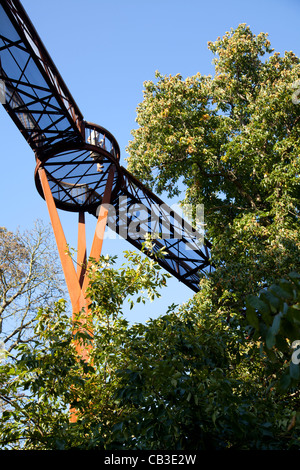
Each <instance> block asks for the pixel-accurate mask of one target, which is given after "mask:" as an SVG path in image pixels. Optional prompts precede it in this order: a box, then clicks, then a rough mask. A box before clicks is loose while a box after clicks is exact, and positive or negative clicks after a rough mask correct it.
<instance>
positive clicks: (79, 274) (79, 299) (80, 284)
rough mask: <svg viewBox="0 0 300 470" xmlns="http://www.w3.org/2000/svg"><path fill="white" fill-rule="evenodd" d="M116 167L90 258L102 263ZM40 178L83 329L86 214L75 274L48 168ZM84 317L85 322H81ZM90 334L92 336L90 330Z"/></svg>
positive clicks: (81, 352)
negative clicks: (48, 175)
mask: <svg viewBox="0 0 300 470" xmlns="http://www.w3.org/2000/svg"><path fill="white" fill-rule="evenodd" d="M114 172H115V167H114V166H113V165H112V167H111V169H110V171H109V174H108V178H107V182H106V187H105V191H104V194H103V198H102V204H101V207H100V212H99V216H98V220H97V225H96V230H95V234H94V239H93V243H92V248H91V253H90V258H92V259H95V260H98V259H99V257H100V255H101V250H102V245H103V239H104V232H105V227H106V223H107V216H108V208H107V207H106V205H107V204H109V203H110V199H111V192H112V187H113V180H114ZM39 177H40V181H41V185H42V188H43V192H44V197H45V200H46V203H47V206H48V211H49V215H50V219H51V224H52V227H53V232H54V236H55V240H56V244H57V248H58V252H59V256H60V260H61V264H62V268H63V272H64V276H65V280H66V284H67V288H68V291H69V295H70V300H71V304H72V311H73V320H75V319H78V320H79V322H80V323H82V325H83V328H84V325H85V324H86V323H87V320H88V299H87V297H86V288H87V287H88V282H89V279H88V269H89V265H90V263H87V248H86V235H85V216H84V212H80V213H79V220H78V250H77V271H76V270H75V267H74V264H73V261H72V259H71V257H70V256H69V253H68V250H67V248H68V246H67V240H66V237H65V234H64V231H63V228H62V225H61V222H60V218H59V215H58V211H57V208H56V205H55V201H54V198H53V195H52V192H51V189H50V185H49V182H48V178H47V174H46V171H45V169H44V168H42V167H41V168H40V169H39ZM79 315H80V317H81V318H78V317H79ZM88 331H89V333H90V334H91V335H92V332H91V331H90V328H88ZM76 351H77V354H78V356H79V357H80V358H81V359H83V360H86V361H88V359H89V349H88V348H82V347H81V346H80V344H79V343H76ZM76 420H77V416H76V411H75V410H73V409H71V417H70V421H71V422H76Z"/></svg>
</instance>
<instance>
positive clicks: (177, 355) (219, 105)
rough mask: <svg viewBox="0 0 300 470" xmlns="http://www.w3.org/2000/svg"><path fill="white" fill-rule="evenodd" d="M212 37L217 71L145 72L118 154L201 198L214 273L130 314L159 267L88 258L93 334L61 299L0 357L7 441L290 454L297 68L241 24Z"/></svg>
mask: <svg viewBox="0 0 300 470" xmlns="http://www.w3.org/2000/svg"><path fill="white" fill-rule="evenodd" d="M209 48H210V50H211V51H212V52H213V53H214V54H215V56H216V58H215V67H216V74H215V76H214V77H210V76H209V77H207V76H201V75H200V74H197V75H196V76H194V77H189V78H186V79H185V80H184V79H183V78H182V77H181V76H179V75H176V76H175V77H173V76H161V75H160V74H159V73H157V75H156V83H154V82H152V81H149V82H146V83H145V96H144V101H143V102H142V103H141V104H140V105H139V107H138V116H137V122H138V125H139V127H138V128H137V129H135V130H134V131H133V136H134V140H133V141H132V142H131V143H130V144H129V147H128V151H129V154H130V157H129V166H130V170H131V171H133V172H135V173H136V175H138V177H139V178H141V179H143V181H144V182H145V183H147V184H148V185H149V186H151V187H152V188H154V189H155V190H156V191H163V190H165V189H166V188H167V189H168V190H169V194H170V195H174V194H176V191H177V190H176V184H177V182H178V181H181V182H183V185H184V190H185V202H186V203H192V204H194V205H197V204H204V208H205V222H206V236H207V237H208V238H209V239H210V241H211V242H212V246H213V249H212V258H213V262H214V265H215V267H216V269H215V270H214V272H213V273H212V275H210V276H209V277H208V278H205V277H203V279H202V280H201V282H200V291H199V293H197V294H195V295H194V297H193V298H191V299H190V301H189V302H187V303H186V304H184V305H182V306H179V307H178V306H174V305H171V306H170V308H169V310H168V311H167V312H166V313H164V312H160V313H161V316H159V317H158V318H157V319H154V320H153V319H150V320H149V321H148V322H146V323H145V324H134V325H130V324H129V323H128V322H127V320H126V319H125V318H124V316H123V313H122V312H123V311H124V302H125V301H126V302H127V300H128V301H129V302H130V305H133V304H139V305H141V306H142V304H143V302H145V301H148V300H147V299H150V300H151V299H153V298H154V297H156V296H158V295H159V294H160V289H161V288H162V287H163V286H164V284H165V282H166V275H165V274H164V273H163V271H162V270H161V269H160V267H159V266H158V265H157V264H156V263H155V262H154V261H153V260H150V259H148V258H147V257H143V256H142V255H137V254H134V253H127V254H126V256H127V261H128V262H127V264H126V265H124V266H122V267H121V268H120V269H116V268H115V266H114V258H105V257H101V259H100V260H99V262H96V261H95V260H94V262H93V264H92V269H91V271H90V273H89V275H90V285H89V290H88V295H89V298H90V318H89V319H90V320H91V321H92V324H93V336H92V337H91V336H89V335H88V334H87V333H84V331H82V330H79V332H77V333H76V338H75V337H74V331H77V330H76V328H75V329H74V325H72V323H71V320H70V319H69V316H68V315H67V314H66V313H65V303H64V302H63V301H61V302H58V303H56V305H55V308H50V307H49V308H46V309H45V308H43V309H40V310H39V313H38V316H37V325H36V330H35V333H36V342H35V343H34V344H33V343H32V344H22V345H19V346H18V351H19V352H18V355H17V356H16V357H15V358H10V357H7V358H6V359H5V360H3V361H2V366H1V369H0V399H1V404H2V406H4V412H3V414H2V418H1V422H0V428H1V438H0V445H1V447H2V448H24V449H70V448H77V449H78V448H79V449H159V450H182V449H186V450H188V449H189V450H191V449H193V450H204V449H205V450H208V449H214V450H218V449H247V450H249V449H250V450H253V449H297V450H299V449H300V420H299V380H300V372H299V369H300V366H299V362H300V354H299V344H298V343H297V341H299V342H300V316H299V312H300V304H299V292H300V277H299V274H297V272H298V273H299V272H300V269H299V261H300V256H299V157H298V155H299V150H300V138H299V131H298V127H297V125H298V123H299V117H300V105H299V103H297V100H296V99H295V96H296V95H295V83H297V79H298V78H299V75H300V63H299V59H298V58H297V57H296V56H295V55H294V54H293V53H292V52H286V53H285V54H284V56H283V57H281V56H280V54H278V53H274V51H273V50H272V48H271V45H270V42H269V40H268V38H267V35H266V34H263V33H261V34H259V35H257V36H255V35H254V34H253V33H252V32H251V30H250V28H249V27H247V26H246V25H240V26H239V27H238V28H237V29H236V30H232V31H230V32H227V33H226V34H225V35H224V37H223V38H218V39H217V41H216V42H214V43H209ZM148 248H149V247H148ZM141 308H142V307H141ZM87 331H90V327H89V326H88V328H87ZM74 340H76V341H82V342H85V343H86V344H87V345H89V346H92V348H91V353H90V361H89V363H85V362H83V361H81V360H80V359H79V358H78V357H77V356H76V353H75V343H74ZM70 407H72V408H73V409H76V411H77V421H76V422H70V419H69V418H70Z"/></svg>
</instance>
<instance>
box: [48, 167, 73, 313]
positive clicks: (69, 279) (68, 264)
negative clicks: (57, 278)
mask: <svg viewBox="0 0 300 470" xmlns="http://www.w3.org/2000/svg"><path fill="white" fill-rule="evenodd" d="M39 177H40V181H41V185H42V188H43V192H44V197H45V200H46V203H47V207H48V211H49V215H50V219H51V224H52V228H53V232H54V236H55V240H56V244H57V248H58V252H59V256H60V261H61V265H62V268H63V272H64V276H65V280H66V284H67V288H68V291H69V295H70V299H71V304H72V308H73V310H76V307H77V303H78V299H79V297H80V294H81V289H80V285H79V282H78V277H77V273H76V270H75V267H74V264H73V261H72V259H71V257H70V256H69V254H68V252H67V248H68V245H67V240H66V237H65V234H64V231H63V228H62V225H61V222H60V219H59V215H58V212H57V208H56V205H55V201H54V199H53V196H52V193H51V189H50V186H49V182H48V179H47V175H46V172H45V170H44V168H40V169H39Z"/></svg>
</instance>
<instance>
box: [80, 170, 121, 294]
mask: <svg viewBox="0 0 300 470" xmlns="http://www.w3.org/2000/svg"><path fill="white" fill-rule="evenodd" d="M114 174H115V166H114V165H112V167H111V169H110V170H109V174H108V178H107V182H106V187H105V191H104V194H103V198H102V203H101V207H100V211H99V216H98V220H97V225H96V230H95V234H94V239H93V243H92V248H91V252H90V258H93V259H95V260H98V259H99V258H100V255H101V251H102V245H103V239H104V232H105V227H106V224H107V216H108V209H107V208H106V207H105V205H106V204H109V203H110V200H111V192H112V186H113V181H114ZM90 264H91V263H90V262H89V263H88V268H89V266H90ZM88 282H89V279H88V269H87V273H86V275H85V278H84V282H83V287H82V290H83V292H84V293H85V290H86V288H87V286H88Z"/></svg>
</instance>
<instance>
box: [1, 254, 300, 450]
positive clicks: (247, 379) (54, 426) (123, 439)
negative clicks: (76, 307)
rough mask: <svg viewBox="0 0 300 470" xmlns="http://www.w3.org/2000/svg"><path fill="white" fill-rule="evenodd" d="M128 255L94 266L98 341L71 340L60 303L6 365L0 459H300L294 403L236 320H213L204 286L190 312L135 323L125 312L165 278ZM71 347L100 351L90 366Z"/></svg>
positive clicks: (83, 336) (44, 312) (44, 313)
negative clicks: (186, 454)
mask: <svg viewBox="0 0 300 470" xmlns="http://www.w3.org/2000/svg"><path fill="white" fill-rule="evenodd" d="M126 256H127V258H128V261H129V263H128V264H127V265H125V266H123V267H121V268H120V269H119V270H116V269H115V268H114V265H113V264H114V259H109V258H108V257H101V259H100V261H99V262H98V263H97V262H94V264H93V268H92V271H91V273H90V276H91V282H90V287H89V295H90V298H91V305H90V310H91V320H92V323H93V337H92V338H91V337H90V336H89V335H88V334H87V333H85V332H84V331H82V330H81V331H79V332H77V333H76V337H74V331H76V325H75V328H74V325H72V322H71V320H70V318H69V316H68V315H67V314H66V312H65V303H64V302H63V301H61V302H59V303H57V304H56V306H55V308H52V309H50V308H49V309H41V310H40V311H39V313H38V316H37V325H36V335H37V337H36V342H35V343H34V344H33V343H32V344H31V345H30V344H22V345H19V347H18V350H19V354H18V355H17V356H16V359H15V361H14V362H13V364H11V363H9V362H7V363H5V362H4V363H3V364H2V366H1V368H0V398H1V400H2V401H3V402H5V403H6V404H7V405H8V407H7V409H6V410H5V412H4V413H3V414H2V417H1V420H0V425H1V426H0V429H1V432H0V436H1V438H0V445H1V448H10V449H52V450H54V449H73V448H76V449H98V450H100V449H123V450H125V449H133V450H138V449H154V450H163V449H165V450H169V451H170V450H209V449H210V450H211V449H214V450H219V449H290V448H296V449H299V447H300V443H299V439H300V426H299V423H298V422H297V419H296V417H297V416H296V415H295V412H294V408H293V401H295V400H296V398H297V397H295V398H293V399H291V397H290V396H289V395H288V394H282V393H281V394H278V393H277V391H276V390H275V389H270V387H269V386H268V385H269V382H268V377H265V374H264V371H265V364H264V358H261V357H260V356H259V354H258V350H257V348H255V347H254V345H253V343H252V342H249V341H248V342H245V335H244V332H243V331H242V329H241V328H239V322H238V321H234V320H233V319H232V320H231V324H229V323H228V322H227V321H226V319H224V317H223V315H222V313H221V312H219V314H216V311H215V306H214V304H213V302H212V298H211V291H210V289H209V287H208V286H207V284H205V285H203V289H202V290H201V292H200V293H199V294H197V295H196V296H195V297H194V298H193V299H191V300H190V301H189V302H188V303H187V304H185V305H183V306H181V307H179V308H177V307H176V306H174V305H172V306H171V307H170V308H169V310H168V312H167V313H166V314H165V315H162V316H161V317H159V318H157V319H155V320H151V319H150V320H149V321H148V322H147V323H146V324H134V325H129V324H128V321H127V320H126V319H125V318H124V316H123V314H122V310H123V308H124V302H125V301H126V300H127V299H128V300H129V302H130V304H131V303H132V302H137V303H138V302H139V301H140V302H143V301H146V299H147V298H148V299H151V298H153V296H156V295H157V294H158V288H160V287H162V286H163V285H164V284H165V274H163V273H162V271H161V269H160V267H159V266H158V265H157V264H156V263H155V262H154V261H153V260H151V261H150V260H149V259H148V258H144V259H143V258H142V256H141V255H137V254H135V253H127V255H126ZM137 295H138V297H137ZM237 320H238V319H237ZM74 339H76V340H77V341H81V342H83V343H84V344H85V345H86V347H89V346H91V345H92V349H91V353H90V361H89V362H88V363H86V362H84V361H82V360H80V358H78V357H77V356H76V352H75V345H74ZM70 407H72V409H75V410H76V413H77V421H76V422H75V423H74V422H70V419H69V418H70Z"/></svg>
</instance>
